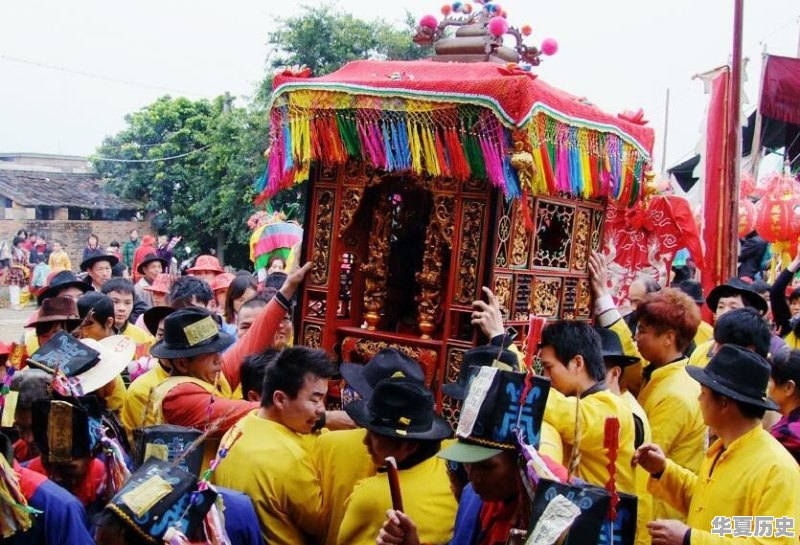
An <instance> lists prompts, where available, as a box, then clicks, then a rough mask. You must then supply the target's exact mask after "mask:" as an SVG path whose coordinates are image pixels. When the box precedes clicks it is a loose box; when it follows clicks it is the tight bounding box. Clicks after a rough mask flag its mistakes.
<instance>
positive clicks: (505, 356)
mask: <svg viewBox="0 0 800 545" xmlns="http://www.w3.org/2000/svg"><path fill="white" fill-rule="evenodd" d="M495 360H497V361H499V362H500V363H504V364H506V365H508V366H509V367H510V368H511V370H512V371H518V370H519V358H518V357H517V355H516V354H515V353H514V352H512V351H511V350H508V349H506V348H502V347H499V346H492V345H483V346H476V347H475V348H470V349H469V350H467V351H466V352H464V360H463V361H462V362H461V369H460V370H459V372H458V381H456V382H449V383H447V384H443V385H442V393H443V394H444V395H446V396H448V397H452V398H453V399H459V400H463V399H465V398H466V397H467V387H468V386H469V379H470V377H471V375H470V371H469V369H470V367H481V366H491V365H493V364H494V362H495Z"/></svg>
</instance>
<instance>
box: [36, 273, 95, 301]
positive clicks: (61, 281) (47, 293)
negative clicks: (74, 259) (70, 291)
mask: <svg viewBox="0 0 800 545" xmlns="http://www.w3.org/2000/svg"><path fill="white" fill-rule="evenodd" d="M67 288H78V289H79V290H81V291H82V292H83V293H86V292H87V291H94V288H93V287H92V286H90V285H89V284H87V283H86V282H84V281H83V280H81V279H79V278H78V277H77V276H75V273H73V272H72V271H61V272H59V273H56V274H54V275H53V277H52V278H51V279H50V283H49V284H48V285H47V286H45V288H44V289H43V290H42V291H41V292H39V295H38V296H37V297H36V301H37V302H38V303H39V305H40V306H41V304H42V303H43V302H44V300H45V299H50V298H51V297H55V296H57V295H58V292H60V291H61V290H64V289H67Z"/></svg>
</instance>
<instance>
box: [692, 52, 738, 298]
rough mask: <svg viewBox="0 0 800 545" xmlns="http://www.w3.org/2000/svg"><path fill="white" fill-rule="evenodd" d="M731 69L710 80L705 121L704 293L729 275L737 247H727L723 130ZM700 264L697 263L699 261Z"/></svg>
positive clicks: (724, 128)
mask: <svg viewBox="0 0 800 545" xmlns="http://www.w3.org/2000/svg"><path fill="white" fill-rule="evenodd" d="M729 80H730V71H729V70H728V68H727V67H726V68H724V69H722V70H720V71H719V73H718V74H717V75H716V76H715V77H714V79H713V80H711V82H710V84H711V100H710V102H709V104H708V118H707V120H706V149H705V153H704V154H703V155H704V157H705V161H706V165H705V166H706V168H705V197H704V199H703V201H704V202H703V205H704V212H703V214H704V218H703V219H704V226H703V243H704V244H705V266H704V267H703V268H702V271H703V274H702V281H701V283H702V285H703V293H708V292H710V291H711V290H712V289H713V288H714V287H715V286H717V285H719V284H722V283H723V282H725V281H726V280H727V279H728V278H727V276H728V271H727V270H726V264H727V262H728V261H727V255H728V252H735V251H737V249H736V248H726V247H725V244H726V240H727V234H726V233H725V232H724V229H725V226H726V224H727V225H730V223H729V222H727V223H726V222H725V203H726V202H728V201H729V200H730V195H729V193H730V189H729V188H726V187H725V132H726V127H727V123H726V113H727V108H728V89H729V85H728V83H729ZM698 263H699V262H698Z"/></svg>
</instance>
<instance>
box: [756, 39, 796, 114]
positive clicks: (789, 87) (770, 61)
mask: <svg viewBox="0 0 800 545" xmlns="http://www.w3.org/2000/svg"><path fill="white" fill-rule="evenodd" d="M759 110H760V111H761V115H763V116H765V117H771V118H772V119H777V120H779V121H783V122H786V123H791V124H792V125H800V59H794V58H791V57H778V56H775V55H769V56H768V57H767V67H766V70H765V71H764V86H763V91H762V93H761V104H760V106H759Z"/></svg>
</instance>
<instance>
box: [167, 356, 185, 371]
mask: <svg viewBox="0 0 800 545" xmlns="http://www.w3.org/2000/svg"><path fill="white" fill-rule="evenodd" d="M170 363H172V368H173V369H174V370H175V371H178V372H179V373H181V374H187V373H188V372H189V358H175V359H174V360H170Z"/></svg>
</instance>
